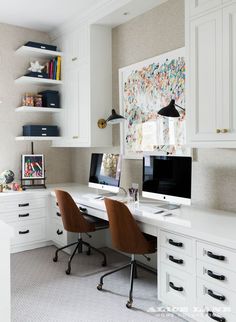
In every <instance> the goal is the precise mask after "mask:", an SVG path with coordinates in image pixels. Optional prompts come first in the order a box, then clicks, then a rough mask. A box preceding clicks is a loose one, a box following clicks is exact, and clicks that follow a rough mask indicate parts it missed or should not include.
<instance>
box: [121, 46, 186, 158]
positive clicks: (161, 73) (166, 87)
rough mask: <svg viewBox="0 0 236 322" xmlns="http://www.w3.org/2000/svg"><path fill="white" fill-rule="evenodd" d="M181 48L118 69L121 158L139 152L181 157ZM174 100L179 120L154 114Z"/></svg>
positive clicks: (182, 54) (183, 112) (183, 126)
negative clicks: (121, 116) (121, 121)
mask: <svg viewBox="0 0 236 322" xmlns="http://www.w3.org/2000/svg"><path fill="white" fill-rule="evenodd" d="M185 72H186V71H185V49H184V48H180V49H177V50H174V51H171V52H168V53H165V54H163V55H160V56H156V57H153V58H150V59H147V60H145V61H142V62H139V63H137V64H134V65H131V66H127V67H124V68H122V69H120V70H119V94H120V113H121V114H122V115H124V117H125V118H126V121H125V122H124V123H123V124H122V126H121V148H122V150H123V151H122V153H123V155H124V157H125V158H128V159H134V158H135V159H137V158H142V155H143V152H146V151H147V152H150V151H152V152H156V153H157V154H158V153H159V154H169V155H183V154H186V153H188V152H186V147H185V145H184V144H185V140H186V133H185V110H183V109H185ZM171 99H175V102H176V104H177V105H179V106H180V107H182V108H183V109H178V107H177V110H178V111H179V114H180V117H179V118H175V119H173V118H167V117H163V116H160V115H158V111H159V110H160V109H161V108H162V107H165V106H167V105H168V104H169V103H170V101H171Z"/></svg>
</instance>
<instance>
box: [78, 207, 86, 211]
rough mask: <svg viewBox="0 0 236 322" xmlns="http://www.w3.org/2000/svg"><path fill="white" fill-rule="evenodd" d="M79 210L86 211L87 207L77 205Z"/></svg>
mask: <svg viewBox="0 0 236 322" xmlns="http://www.w3.org/2000/svg"><path fill="white" fill-rule="evenodd" d="M79 210H81V211H83V212H85V211H87V208H84V207H79Z"/></svg>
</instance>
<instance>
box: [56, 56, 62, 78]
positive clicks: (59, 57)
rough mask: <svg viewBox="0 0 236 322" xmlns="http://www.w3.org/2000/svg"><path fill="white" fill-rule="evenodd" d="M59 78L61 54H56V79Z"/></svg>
mask: <svg viewBox="0 0 236 322" xmlns="http://www.w3.org/2000/svg"><path fill="white" fill-rule="evenodd" d="M60 79H61V56H58V57H57V74H56V80H60Z"/></svg>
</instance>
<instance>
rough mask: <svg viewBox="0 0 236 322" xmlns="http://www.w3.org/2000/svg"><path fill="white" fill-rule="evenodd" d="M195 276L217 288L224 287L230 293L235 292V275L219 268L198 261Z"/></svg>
mask: <svg viewBox="0 0 236 322" xmlns="http://www.w3.org/2000/svg"><path fill="white" fill-rule="evenodd" d="M197 276H198V277H200V278H203V279H204V280H206V281H208V282H210V283H214V284H216V285H218V286H219V287H226V288H228V289H230V290H232V291H236V273H234V272H232V271H230V270H227V269H225V268H223V267H221V266H217V265H213V264H209V263H206V262H203V261H200V260H198V261H197Z"/></svg>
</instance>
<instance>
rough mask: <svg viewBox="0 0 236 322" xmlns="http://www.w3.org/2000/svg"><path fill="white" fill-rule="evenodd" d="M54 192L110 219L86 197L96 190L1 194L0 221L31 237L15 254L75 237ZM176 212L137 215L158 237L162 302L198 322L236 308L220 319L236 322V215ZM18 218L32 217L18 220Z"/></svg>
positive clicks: (78, 188)
mask: <svg viewBox="0 0 236 322" xmlns="http://www.w3.org/2000/svg"><path fill="white" fill-rule="evenodd" d="M55 188H57V189H62V190H66V191H68V192H69V193H70V194H71V195H72V197H73V198H74V200H75V201H76V203H78V205H80V206H83V207H85V208H87V210H88V213H90V214H91V215H94V216H97V217H99V218H102V219H107V214H106V212H105V207H104V202H103V201H101V200H93V199H91V198H86V195H87V194H90V193H94V190H93V189H89V188H88V187H86V186H83V185H78V184H61V185H60V184H57V185H51V186H50V187H49V188H48V189H47V190H37V191H27V192H23V193H18V194H17V193H16V194H10V193H9V194H0V200H1V203H0V219H3V220H5V221H7V222H9V221H11V222H12V226H13V227H14V229H15V233H16V235H17V234H18V233H19V231H21V232H23V233H26V234H25V235H24V234H23V235H17V238H18V239H17V240H14V243H13V251H18V250H25V249H30V248H35V247H42V246H43V245H50V244H52V243H54V244H57V245H60V246H61V245H64V244H65V243H67V242H70V238H72V239H73V238H74V237H73V236H72V235H71V234H67V233H66V232H65V231H64V230H63V226H62V223H61V218H60V217H59V215H60V214H59V209H58V208H57V205H56V200H55V197H54V193H53V190H54V189H55ZM20 205H21V206H22V205H23V208H22V207H19V206H20ZM145 206H147V204H146V203H145ZM4 209H5V210H6V209H7V213H6V211H5V210H4ZM171 212H172V213H173V215H172V216H169V217H164V216H162V215H161V214H154V213H152V212H149V211H142V210H139V209H134V210H133V215H134V217H135V219H136V220H137V221H138V223H139V225H140V227H141V229H142V230H143V231H144V232H146V233H149V234H151V235H154V236H157V238H158V261H157V267H158V299H160V300H161V301H162V302H163V303H165V304H167V305H170V306H174V307H177V308H180V309H181V308H183V309H185V308H186V309H188V312H187V313H186V314H187V316H191V317H194V319H195V320H196V321H199V322H200V321H201V322H202V321H208V322H212V321H214V320H213V319H212V318H211V317H209V316H208V312H211V311H212V312H213V314H216V313H214V308H217V309H218V308H219V307H220V308H222V310H224V311H225V310H226V311H227V310H228V309H229V308H231V310H232V312H218V315H217V314H216V315H217V316H218V317H219V316H220V317H224V318H225V319H226V320H225V321H226V322H231V321H232V322H235V321H236V233H235V227H236V214H235V213H229V212H224V211H217V210H213V209H201V208H195V207H187V206H184V207H181V208H180V209H177V210H173V211H171ZM19 214H20V215H26V216H27V217H20V218H19ZM11 222H9V223H11ZM28 231H29V232H28ZM100 233H102V232H100ZM104 242H105V241H104ZM98 246H99V245H98ZM218 256H220V257H218ZM213 257H218V259H217V258H213ZM218 276H220V277H222V276H223V277H224V278H221V279H219V278H217V277H218ZM170 283H173V284H171V285H172V286H173V285H174V287H175V288H176V289H173V287H171V286H170ZM209 290H210V291H211V295H212V292H213V294H214V295H223V296H224V297H225V300H224V301H221V300H219V299H215V298H213V297H212V296H211V295H209V294H208V291H209ZM194 307H198V308H199V309H201V310H202V311H203V312H204V314H203V316H199V314H196V313H194V314H193V309H194ZM192 314H193V315H192ZM222 321H223V320H222Z"/></svg>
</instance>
